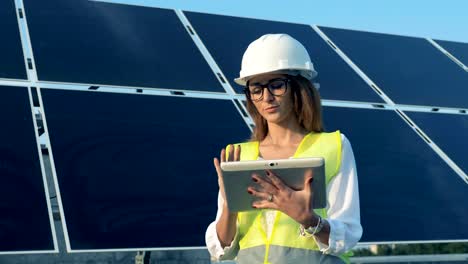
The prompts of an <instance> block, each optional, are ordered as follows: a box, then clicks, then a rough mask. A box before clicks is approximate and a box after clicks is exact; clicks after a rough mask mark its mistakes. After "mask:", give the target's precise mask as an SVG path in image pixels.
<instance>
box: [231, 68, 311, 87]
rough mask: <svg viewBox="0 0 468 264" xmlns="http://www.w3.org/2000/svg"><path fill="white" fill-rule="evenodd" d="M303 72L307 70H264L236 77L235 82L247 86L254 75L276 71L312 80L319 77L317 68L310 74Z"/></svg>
mask: <svg viewBox="0 0 468 264" xmlns="http://www.w3.org/2000/svg"><path fill="white" fill-rule="evenodd" d="M303 72H305V71H304V69H285V70H276V71H269V72H262V73H259V74H254V75H250V76H245V77H238V78H235V79H234V82H235V83H237V84H239V85H241V86H246V85H247V82H248V81H249V80H250V79H252V78H253V77H256V76H259V75H262V74H274V73H278V74H288V75H293V76H297V75H302V76H303V77H305V78H306V79H309V80H312V79H314V78H315V77H317V71H315V70H313V71H307V72H308V73H309V74H304V73H303Z"/></svg>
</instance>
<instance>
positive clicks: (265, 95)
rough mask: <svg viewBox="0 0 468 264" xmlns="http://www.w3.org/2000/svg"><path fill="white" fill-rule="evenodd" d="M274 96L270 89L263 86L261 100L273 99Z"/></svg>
mask: <svg viewBox="0 0 468 264" xmlns="http://www.w3.org/2000/svg"><path fill="white" fill-rule="evenodd" d="M274 98H275V96H274V95H272V94H271V93H270V90H268V88H267V87H264V88H263V100H264V101H267V102H269V101H271V100H273V99H274Z"/></svg>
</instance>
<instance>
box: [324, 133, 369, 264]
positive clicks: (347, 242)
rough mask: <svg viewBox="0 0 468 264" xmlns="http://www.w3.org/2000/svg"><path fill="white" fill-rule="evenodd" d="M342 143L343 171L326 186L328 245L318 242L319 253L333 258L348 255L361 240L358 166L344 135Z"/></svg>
mask: <svg viewBox="0 0 468 264" xmlns="http://www.w3.org/2000/svg"><path fill="white" fill-rule="evenodd" d="M341 142H342V156H341V157H342V159H341V167H340V170H339V172H338V174H337V175H336V176H335V177H334V178H333V179H332V180H331V181H330V184H329V185H328V186H327V197H328V205H327V221H328V223H329V224H330V237H329V240H328V245H326V244H323V243H320V242H319V241H318V239H316V241H317V244H318V245H319V248H320V251H322V252H323V253H325V254H332V255H339V254H342V253H344V252H346V251H348V250H349V249H351V248H352V247H354V246H355V245H356V244H357V242H358V241H359V239H361V236H362V226H361V217H360V208H359V188H358V179H357V172H356V162H355V160H354V154H353V150H352V148H351V144H350V143H349V141H348V139H347V138H346V136H345V135H343V134H342V135H341Z"/></svg>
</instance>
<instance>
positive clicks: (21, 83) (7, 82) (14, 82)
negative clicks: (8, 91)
mask: <svg viewBox="0 0 468 264" xmlns="http://www.w3.org/2000/svg"><path fill="white" fill-rule="evenodd" d="M30 84H31V82H29V81H22V80H7V79H0V85H3V86H18V87H25V86H29V85H30Z"/></svg>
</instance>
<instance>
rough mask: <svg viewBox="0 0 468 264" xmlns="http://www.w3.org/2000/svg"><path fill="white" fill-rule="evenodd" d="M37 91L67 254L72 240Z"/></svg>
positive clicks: (44, 114)
mask: <svg viewBox="0 0 468 264" xmlns="http://www.w3.org/2000/svg"><path fill="white" fill-rule="evenodd" d="M37 89H38V92H37V96H38V99H39V104H40V106H39V108H40V111H41V113H42V115H43V118H42V123H43V126H44V134H43V135H44V140H45V144H46V146H47V147H48V150H49V161H50V168H51V171H52V178H53V184H54V188H55V196H56V199H57V205H58V209H59V215H60V223H61V225H62V231H63V235H64V240H65V248H66V251H67V252H70V250H71V247H70V239H69V236H68V229H67V225H66V220H65V214H64V211H63V205H62V196H61V194H60V188H59V185H58V178H57V171H56V169H55V161H54V155H53V148H52V144H51V142H50V137H49V129H48V126H47V116H46V112H45V111H44V103H43V100H42V95H41V89H42V88H41V87H40V86H38V87H37Z"/></svg>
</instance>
